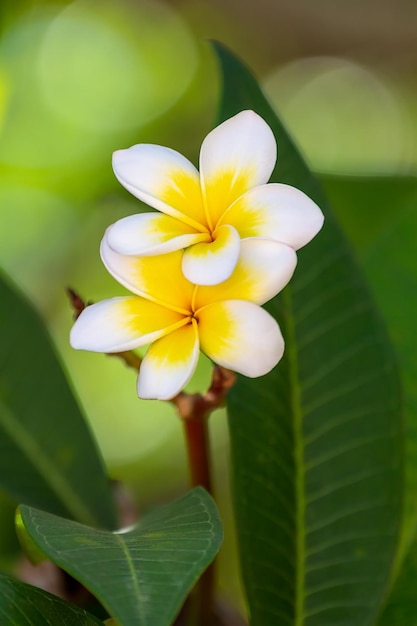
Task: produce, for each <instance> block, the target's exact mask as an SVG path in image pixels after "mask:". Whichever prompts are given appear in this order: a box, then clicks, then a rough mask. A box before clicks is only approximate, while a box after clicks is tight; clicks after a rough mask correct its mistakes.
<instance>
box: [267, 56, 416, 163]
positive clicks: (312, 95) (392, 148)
mask: <svg viewBox="0 0 417 626" xmlns="http://www.w3.org/2000/svg"><path fill="white" fill-rule="evenodd" d="M265 89H266V91H267V93H268V94H269V96H270V98H271V99H272V101H273V103H274V104H275V106H276V108H277V110H278V111H279V113H280V114H281V115H282V117H283V119H284V121H285V122H286V124H287V125H288V127H289V129H290V131H291V132H292V133H293V134H294V136H295V138H296V140H297V142H298V143H299V145H300V146H301V148H302V149H303V151H304V152H305V154H306V156H307V158H308V159H309V161H310V162H311V165H312V166H313V167H314V168H315V169H318V170H322V171H329V172H337V173H346V174H372V173H383V172H384V171H385V172H393V171H401V170H403V169H404V168H405V167H407V166H408V165H409V163H410V159H411V158H412V145H411V142H410V132H409V131H410V129H409V125H410V124H411V122H410V120H409V119H408V118H407V116H406V114H405V112H404V110H403V108H402V106H401V103H400V101H399V98H398V97H397V94H396V93H395V91H394V89H393V88H392V87H391V85H390V84H389V82H388V81H387V80H386V79H385V78H384V77H382V76H380V75H378V74H377V73H376V72H375V71H371V70H369V69H367V68H364V67H363V66H361V65H358V64H356V63H353V62H351V61H347V60H345V59H339V58H327V57H318V58H309V59H302V60H299V61H296V62H293V63H290V64H289V65H287V66H286V67H284V68H282V69H280V70H278V71H277V72H275V73H274V74H273V75H271V76H270V77H269V79H268V80H267V81H266V83H265Z"/></svg>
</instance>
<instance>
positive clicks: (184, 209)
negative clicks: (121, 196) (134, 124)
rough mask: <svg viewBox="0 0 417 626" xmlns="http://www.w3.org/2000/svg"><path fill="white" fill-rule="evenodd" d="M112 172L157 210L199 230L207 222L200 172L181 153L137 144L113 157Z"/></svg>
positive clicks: (133, 192)
mask: <svg viewBox="0 0 417 626" xmlns="http://www.w3.org/2000/svg"><path fill="white" fill-rule="evenodd" d="M113 170H114V173H115V174H116V177H117V178H118V180H119V181H120V182H121V184H122V185H123V186H124V187H125V188H126V189H127V190H128V191H130V193H132V194H133V195H134V196H136V198H139V200H142V201H143V202H146V204H149V206H151V207H153V208H154V209H158V211H162V213H166V214H167V215H171V216H172V217H176V218H177V219H181V220H182V221H185V222H186V223H188V224H190V225H193V224H194V226H197V228H198V226H199V225H200V224H203V223H204V222H205V213H204V209H203V205H202V201H201V193H200V179H199V175H198V172H197V170H196V168H195V167H194V165H193V164H192V163H190V161H189V160H188V159H186V158H185V157H184V156H182V155H181V154H180V153H179V152H176V151H175V150H171V148H165V147H163V146H156V145H153V144H138V145H136V146H132V147H131V148H128V149H127V150H118V151H117V152H115V153H114V154H113Z"/></svg>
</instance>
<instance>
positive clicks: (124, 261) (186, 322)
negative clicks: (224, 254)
mask: <svg viewBox="0 0 417 626" xmlns="http://www.w3.org/2000/svg"><path fill="white" fill-rule="evenodd" d="M183 255H184V251H183V250H177V251H173V252H170V253H167V254H163V255H158V256H153V257H146V256H129V255H120V254H117V253H116V252H114V251H113V250H112V249H111V248H110V246H109V245H108V243H107V238H106V237H105V238H104V239H103V241H102V245H101V256H102V259H103V262H104V264H105V266H106V267H107V269H108V270H109V272H110V273H111V274H112V275H113V276H114V278H116V279H117V280H118V281H119V282H120V283H121V284H122V285H123V286H125V287H127V288H128V289H129V290H130V291H131V292H133V294H134V295H128V296H124V297H119V298H113V299H111V300H105V301H103V302H99V303H97V304H93V305H90V306H88V307H87V308H86V309H84V311H83V312H82V313H81V315H80V317H79V318H78V320H77V321H76V322H75V324H74V326H73V328H72V331H71V338H70V341H71V345H72V346H73V347H74V348H77V349H83V350H91V351H93V352H107V353H109V352H121V351H124V350H132V349H135V348H138V347H140V346H143V345H145V344H149V343H150V344H151V345H150V347H149V348H148V351H147V353H146V355H145V357H144V359H143V361H142V364H141V368H140V373H139V378H138V395H139V397H141V398H149V399H161V400H167V399H170V398H172V397H174V396H175V395H176V394H177V393H179V392H180V391H181V390H182V389H183V388H184V386H185V385H186V384H187V382H188V381H189V380H190V378H191V376H192V374H193V372H194V370H195V368H196V366H197V361H198V357H199V352H200V350H201V351H202V352H204V353H205V354H206V355H207V356H208V357H209V358H210V359H212V361H214V362H215V363H217V364H218V365H221V366H223V367H226V368H228V369H231V370H234V371H236V372H239V373H241V374H244V375H246V376H249V377H252V378H253V377H257V376H262V375H263V374H266V373H267V372H269V371H270V370H271V369H272V368H273V367H274V366H275V365H276V364H277V363H278V361H279V360H280V358H281V357H282V354H283V351H284V340H283V338H282V335H281V332H280V329H279V327H278V324H277V323H276V321H275V320H274V319H273V317H272V316H271V315H269V313H267V312H266V311H265V310H264V309H262V308H261V307H260V306H259V305H261V304H263V303H264V302H266V301H267V300H269V299H270V298H272V297H273V296H274V295H275V294H276V293H278V292H279V291H280V290H281V289H282V288H283V287H284V286H285V285H286V284H287V282H288V281H289V279H290V278H291V276H292V274H293V272H294V269H295V266H296V262H297V259H296V254H295V252H294V250H293V249H292V248H291V247H289V246H287V245H285V244H282V243H278V242H275V241H272V240H261V239H256V238H254V239H247V240H245V241H243V242H242V246H241V253H240V256H239V259H238V262H237V265H236V268H235V270H234V272H233V274H232V276H230V277H229V278H228V279H227V280H226V281H224V282H222V283H221V284H220V285H216V286H197V285H194V284H192V283H191V282H189V281H188V280H187V279H186V278H185V276H184V274H183V272H182V269H181V264H182V261H183Z"/></svg>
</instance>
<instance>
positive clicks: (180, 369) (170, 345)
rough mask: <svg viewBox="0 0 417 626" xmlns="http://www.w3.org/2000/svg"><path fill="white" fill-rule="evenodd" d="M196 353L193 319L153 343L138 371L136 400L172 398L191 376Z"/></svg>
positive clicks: (195, 329)
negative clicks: (137, 396) (138, 398)
mask: <svg viewBox="0 0 417 626" xmlns="http://www.w3.org/2000/svg"><path fill="white" fill-rule="evenodd" d="M199 352H200V346H199V341H198V331H197V324H196V322H195V320H193V321H192V322H191V323H188V324H187V326H183V327H182V328H180V329H179V330H176V331H174V332H173V333H170V334H169V335H166V336H165V337H163V338H162V339H159V340H158V341H156V342H155V343H153V344H152V345H151V346H150V347H149V350H148V352H147V353H146V355H145V358H144V359H143V361H142V365H141V368H140V373H139V378H138V395H139V397H140V398H143V399H156V400H170V399H171V398H173V397H174V396H176V395H177V394H178V393H179V392H180V391H181V390H182V389H183V388H184V387H185V385H186V384H187V383H188V381H189V380H190V378H191V376H192V375H193V373H194V371H195V368H196V366H197V362H198V357H199Z"/></svg>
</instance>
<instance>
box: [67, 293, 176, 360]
mask: <svg viewBox="0 0 417 626" xmlns="http://www.w3.org/2000/svg"><path fill="white" fill-rule="evenodd" d="M186 323H187V322H186V318H185V316H184V315H181V314H180V313H177V312H175V311H171V310H170V309H167V308H165V307H162V306H160V305H159V304H156V303H154V302H149V301H148V300H144V299H143V298H140V297H138V296H126V297H122V298H113V299H112V300H104V301H103V302H98V303H97V304H92V305H90V306H88V307H87V308H86V309H84V311H83V312H82V313H81V315H80V316H79V318H78V319H77V320H76V322H75V324H74V326H73V327H72V330H71V334H70V343H71V345H72V347H73V348H75V349H77V350H90V351H91V352H122V351H124V350H133V349H135V348H138V347H139V346H143V345H145V344H147V343H150V342H151V341H155V339H159V337H162V336H163V335H165V334H166V333H167V332H171V331H172V330H173V329H174V328H178V327H180V326H181V325H183V324H186Z"/></svg>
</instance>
